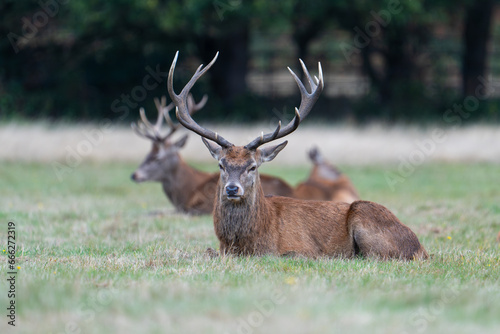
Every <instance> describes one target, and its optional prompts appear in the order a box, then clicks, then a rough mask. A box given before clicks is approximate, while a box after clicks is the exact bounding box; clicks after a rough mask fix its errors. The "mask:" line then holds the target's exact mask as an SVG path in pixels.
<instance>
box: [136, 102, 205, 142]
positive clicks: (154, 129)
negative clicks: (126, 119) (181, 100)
mask: <svg viewBox="0 0 500 334" xmlns="http://www.w3.org/2000/svg"><path fill="white" fill-rule="evenodd" d="M207 100H208V96H207V95H204V96H203V98H202V99H201V101H200V102H199V103H197V104H196V103H195V102H194V98H193V96H192V95H191V94H189V96H188V109H189V113H190V114H194V113H195V112H197V111H198V110H200V109H201V108H203V107H204V106H205V104H206V103H207ZM154 102H155V106H156V110H157V111H158V118H157V119H156V123H155V125H152V124H151V123H150V122H149V121H148V119H147V117H146V112H145V110H144V108H140V109H139V113H140V115H141V120H142V122H140V121H138V122H137V124H135V123H132V124H131V126H132V129H133V130H134V131H135V133H137V134H138V135H139V136H141V137H145V138H148V139H150V140H153V141H165V140H166V139H167V138H169V137H170V136H172V134H174V132H175V131H177V129H178V128H179V124H174V122H173V121H172V118H171V117H170V111H171V110H172V109H173V108H174V107H175V104H174V102H171V103H170V104H169V105H168V106H167V105H166V104H167V98H166V97H165V96H162V97H161V100H160V99H158V98H157V97H155V98H154ZM163 118H165V120H166V122H167V124H168V125H169V131H168V132H167V134H165V135H161V127H162V125H163Z"/></svg>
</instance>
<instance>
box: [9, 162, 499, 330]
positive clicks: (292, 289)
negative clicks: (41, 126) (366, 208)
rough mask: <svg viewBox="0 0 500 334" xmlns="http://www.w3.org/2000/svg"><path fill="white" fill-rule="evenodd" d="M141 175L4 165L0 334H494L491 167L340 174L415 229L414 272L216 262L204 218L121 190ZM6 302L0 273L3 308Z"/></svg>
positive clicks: (289, 173) (297, 172)
mask: <svg viewBox="0 0 500 334" xmlns="http://www.w3.org/2000/svg"><path fill="white" fill-rule="evenodd" d="M135 167H136V166H135V165H127V164H84V165H81V166H79V167H77V168H76V169H75V170H74V171H73V173H71V174H70V175H68V176H67V177H66V179H65V180H64V181H63V182H58V180H57V178H56V176H55V174H54V173H53V171H52V168H51V167H50V166H49V165H41V164H20V163H2V164H1V165H0V199H1V201H0V221H1V222H2V223H1V225H0V226H2V227H1V229H0V245H1V246H2V247H3V248H5V245H6V240H7V236H6V232H7V222H8V221H14V222H15V223H16V233H17V240H16V241H17V247H18V251H17V260H18V262H19V265H20V266H21V269H20V270H19V274H18V281H17V296H16V303H17V306H18V308H17V315H18V319H17V326H16V328H15V329H13V328H10V326H7V320H6V317H5V315H3V314H6V312H5V311H4V312H2V317H1V319H2V320H1V322H0V332H1V333H10V332H12V333H14V332H16V333H57V334H59V333H167V332H168V333H279V332H283V333H284V332H287V333H305V332H308V333H328V332H331V333H344V332H349V333H361V332H362V333H366V332H369V333H423V332H426V333H427V332H431V333H443V332H447V333H471V332H479V331H481V332H482V333H498V332H499V331H500V317H499V314H500V281H499V277H500V247H499V245H498V243H497V242H496V241H495V238H496V234H497V233H498V232H499V231H500V187H499V186H498V183H499V177H498V176H499V175H500V166H497V165H489V164H458V165H451V164H430V165H425V166H422V167H420V168H418V169H417V170H416V171H415V173H414V174H413V175H411V176H410V177H408V178H407V179H406V180H405V181H404V182H403V183H400V184H397V186H396V189H395V191H391V189H390V188H389V187H388V185H387V183H386V181H385V176H384V175H385V172H386V171H392V172H396V168H395V167H394V166H393V167H391V168H385V167H381V166H378V167H376V166H375V167H348V166H343V170H344V171H346V172H348V174H349V175H350V177H351V179H352V180H353V182H354V183H355V185H356V186H357V188H358V189H359V192H360V194H362V197H363V198H365V199H369V200H373V201H376V202H379V203H381V204H384V205H385V206H387V207H388V208H390V209H391V210H392V211H393V212H394V213H396V215H397V216H398V217H399V218H400V219H401V220H402V221H403V222H404V223H405V224H407V225H408V226H410V227H411V228H412V229H413V230H414V231H415V232H416V233H417V235H418V236H419V238H420V240H421V242H422V243H423V244H424V246H425V247H426V249H427V250H428V252H429V253H430V254H431V259H430V260H428V261H423V262H400V261H386V262H382V261H375V260H369V259H355V260H342V259H327V258H324V259H319V260H306V259H297V258H276V257H270V256H267V257H261V258H256V257H225V258H215V259H213V258H210V257H208V256H206V255H205V254H204V252H205V249H206V248H207V247H213V248H218V242H217V239H216V237H215V235H214V232H213V226H212V220H211V217H209V216H203V217H188V216H184V215H180V214H176V213H174V211H173V209H172V207H171V205H170V204H169V203H168V202H167V200H166V198H165V197H164V196H163V193H162V192H161V186H160V185H159V184H154V183H147V184H140V185H137V184H134V183H132V182H131V181H130V180H129V175H130V173H131V172H132V171H133V170H134V168H135ZM203 167H204V168H205V169H208V170H214V167H216V166H212V165H210V166H203ZM265 171H266V172H267V173H271V174H279V175H281V176H282V177H284V178H285V179H287V180H288V181H289V182H291V183H294V184H295V183H297V182H299V181H300V180H301V179H303V178H304V176H305V175H306V173H307V170H306V169H304V168H295V167H283V166H279V165H276V164H269V166H266V167H265ZM3 248H2V249H3ZM3 256H5V255H3ZM0 270H1V272H2V275H1V277H5V276H6V272H7V267H6V261H3V262H2V264H1V266H0ZM6 292H7V285H6V280H5V279H3V278H2V280H1V283H0V295H1V296H2V297H1V298H0V303H1V305H0V306H1V307H0V308H1V309H3V310H5V307H6V305H7V302H8V301H7V296H6ZM8 327H9V328H8ZM6 329H7V331H6Z"/></svg>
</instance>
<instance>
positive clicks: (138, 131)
mask: <svg viewBox="0 0 500 334" xmlns="http://www.w3.org/2000/svg"><path fill="white" fill-rule="evenodd" d="M141 125H143V123H139V126H137V124H135V123H131V124H130V126H131V127H132V130H134V132H135V133H136V134H137V135H138V136H139V137H145V138H148V139H151V140H156V138H155V137H154V136H152V135H151V134H150V133H149V132H147V131H146V130H145V128H144V127H141Z"/></svg>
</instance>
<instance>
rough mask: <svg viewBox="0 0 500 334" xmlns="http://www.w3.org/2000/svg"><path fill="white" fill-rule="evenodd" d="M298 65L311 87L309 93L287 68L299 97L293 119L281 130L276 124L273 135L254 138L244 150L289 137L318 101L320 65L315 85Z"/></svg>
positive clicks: (320, 75) (320, 81) (320, 84)
mask: <svg viewBox="0 0 500 334" xmlns="http://www.w3.org/2000/svg"><path fill="white" fill-rule="evenodd" d="M300 63H301V65H302V70H303V71H304V73H305V75H306V77H307V80H308V81H309V84H310V86H311V93H309V92H308V91H307V89H306V88H305V87H304V84H303V83H302V81H301V80H300V79H299V77H298V76H297V75H296V74H295V73H294V72H293V71H292V70H291V69H290V67H288V70H289V71H290V73H291V74H292V77H293V78H294V80H295V82H296V83H297V86H298V87H299V90H300V96H301V101H300V107H299V108H298V109H297V108H295V117H294V118H293V120H292V121H291V122H290V123H288V125H286V126H285V127H284V128H281V122H280V123H279V124H278V127H277V128H276V130H275V131H274V132H273V133H268V134H266V135H261V136H259V137H257V138H255V139H254V140H253V141H251V142H250V143H249V144H248V145H246V146H245V148H247V149H249V150H255V149H257V148H258V147H259V146H261V145H263V144H265V143H269V142H270V141H273V140H275V139H278V138H282V137H285V136H287V135H289V134H290V133H292V132H293V131H295V130H296V129H297V128H298V127H299V124H300V122H301V121H302V120H303V119H304V118H306V116H307V115H308V114H309V112H310V111H311V109H312V107H313V106H314V104H315V103H316V101H317V100H318V98H319V96H320V95H321V92H322V91H323V88H324V79H323V70H322V68H321V63H318V72H319V79H318V78H316V81H317V84H315V83H314V81H313V79H312V77H311V75H310V74H309V71H308V70H307V67H306V65H305V64H304V62H303V61H302V60H300Z"/></svg>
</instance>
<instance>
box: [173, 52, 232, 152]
mask: <svg viewBox="0 0 500 334" xmlns="http://www.w3.org/2000/svg"><path fill="white" fill-rule="evenodd" d="M218 56H219V52H217V54H216V55H215V57H214V59H212V61H211V62H210V63H209V64H208V65H207V67H205V68H204V69H203V70H202V68H203V64H202V65H200V66H199V67H198V69H197V70H196V72H195V73H194V75H193V77H192V78H191V80H189V82H188V83H187V84H186V86H184V88H183V89H182V91H181V92H180V94H179V95H177V94H176V93H175V92H174V87H173V83H174V70H175V65H176V64H177V58H178V57H179V51H177V52H176V54H175V57H174V60H173V61H172V66H171V67H170V71H169V72H168V81H167V88H168V94H169V95H170V98H171V99H172V101H174V103H175V105H176V107H177V108H176V111H175V112H176V116H177V119H178V120H179V123H181V124H182V125H183V126H184V127H186V128H187V129H189V130H191V131H193V132H195V133H197V134H199V135H200V136H202V137H204V138H207V139H210V140H212V141H214V142H216V143H217V144H219V145H220V146H222V147H230V146H233V144H231V143H230V142H228V141H227V140H226V139H224V138H222V137H221V136H219V135H218V134H217V133H216V132H213V131H211V130H208V129H205V128H203V127H201V126H200V125H198V124H197V123H196V122H195V121H194V120H193V118H192V117H191V115H190V114H189V112H188V110H189V96H188V95H189V91H190V90H191V88H192V87H193V86H194V84H195V83H196V81H197V80H198V79H199V78H200V77H201V76H202V75H203V74H205V72H206V71H208V69H210V67H212V65H213V64H214V63H215V61H216V60H217V57H218Z"/></svg>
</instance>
